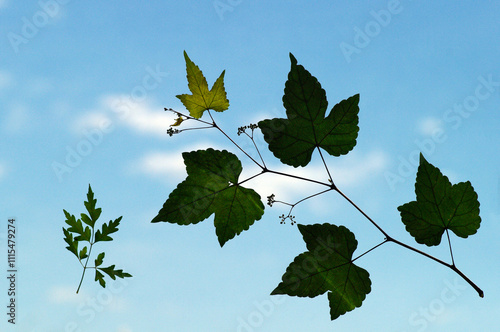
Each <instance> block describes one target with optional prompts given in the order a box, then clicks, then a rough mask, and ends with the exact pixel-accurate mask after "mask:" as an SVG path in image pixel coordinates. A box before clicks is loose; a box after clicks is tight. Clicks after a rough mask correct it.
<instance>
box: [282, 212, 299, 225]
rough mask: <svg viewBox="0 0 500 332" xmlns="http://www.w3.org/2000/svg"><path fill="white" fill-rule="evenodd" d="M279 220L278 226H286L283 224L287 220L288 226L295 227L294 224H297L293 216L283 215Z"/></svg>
mask: <svg viewBox="0 0 500 332" xmlns="http://www.w3.org/2000/svg"><path fill="white" fill-rule="evenodd" d="M280 219H281V221H280V224H286V222H285V221H286V220H287V219H290V224H291V225H292V226H293V225H295V224H296V223H297V221H296V220H295V216H292V215H287V216H285V215H284V214H282V215H281V216H280Z"/></svg>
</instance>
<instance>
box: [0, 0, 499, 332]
mask: <svg viewBox="0 0 500 332" xmlns="http://www.w3.org/2000/svg"><path fill="white" fill-rule="evenodd" d="M499 14H500V5H499V3H498V2H496V1H479V2H478V1H475V2H473V1H460V2H457V1H439V2H436V3H429V2H422V1H410V0H400V1H370V2H361V1H336V2H331V1H272V2H265V1H248V0H221V1H212V0H210V1H194V0H186V1H177V2H174V1H150V2H138V1H107V2H99V3H94V2H82V1H76V0H73V1H68V0H41V1H23V2H22V3H20V2H15V1H13V0H0V22H1V24H0V36H1V38H0V136H1V140H0V142H1V144H0V188H1V190H0V199H1V205H0V221H1V222H0V227H1V229H0V236H1V240H2V241H1V243H2V247H3V248H4V249H2V250H4V252H5V256H4V258H2V261H3V262H2V266H4V270H5V271H6V270H7V263H6V261H7V254H6V250H7V249H6V241H5V240H6V234H7V220H8V219H9V218H12V217H14V218H16V223H17V225H16V226H17V238H16V240H17V242H16V245H17V249H18V256H17V265H18V274H17V290H18V297H17V303H18V308H17V314H18V316H17V324H16V328H13V327H12V326H11V324H8V323H7V318H6V315H5V313H6V310H7V309H6V305H7V303H8V300H9V298H8V296H7V289H8V284H7V279H6V278H3V279H1V280H2V281H1V282H0V293H1V294H3V295H2V296H1V297H0V298H1V300H0V302H1V303H2V307H3V308H4V309H3V310H4V311H5V313H4V314H3V316H2V317H3V318H2V319H1V320H0V330H2V331H14V330H16V331H104V330H106V331H113V332H131V331H134V332H135V331H332V330H335V331H347V330H348V331H398V332H403V331H408V332H410V331H472V330H474V331H492V330H495V329H496V328H497V326H498V324H499V323H500V319H499V318H498V312H499V310H500V289H499V287H498V280H499V278H500V265H499V264H498V257H499V254H500V246H499V244H498V243H499V241H498V237H499V235H500V226H499V225H500V224H499V221H500V159H499V157H498V156H499V155H500V144H499V142H500V131H499V130H498V129H499V128H500V114H499V106H500V70H499V69H500V68H499V63H498V59H499V58H500V44H499V43H498V37H499V36H500V22H499V20H498V17H499ZM184 50H186V51H187V53H188V54H189V56H190V58H191V59H192V60H193V61H194V62H195V63H196V64H198V65H199V66H200V68H201V69H202V70H203V72H204V74H205V76H206V77H207V79H208V81H209V84H212V82H214V81H215V79H216V78H217V77H218V75H219V74H220V72H221V71H222V70H226V75H225V86H226V91H227V93H228V98H229V100H230V103H231V106H230V108H229V110H228V111H226V112H224V113H220V114H216V118H215V119H216V121H217V123H218V124H220V126H221V127H222V128H224V130H226V132H227V133H228V134H229V135H230V136H231V137H233V138H234V139H235V140H237V142H238V143H239V144H240V145H241V146H243V147H245V148H247V149H248V150H249V151H251V153H254V151H253V150H251V148H252V146H251V144H250V143H251V142H250V141H248V140H245V138H244V137H243V136H237V135H236V128H237V127H239V126H242V125H246V124H248V123H252V122H253V123H255V122H257V121H259V120H261V119H264V118H272V117H283V116H284V109H283V105H282V96H283V88H284V83H285V81H286V78H287V74H288V71H289V69H290V60H289V53H290V52H291V53H293V54H294V56H295V57H296V58H297V60H298V62H299V64H302V65H304V66H305V68H306V69H308V70H309V71H310V72H311V73H312V74H313V75H314V76H316V77H317V78H318V80H319V81H320V82H321V84H322V87H323V88H324V89H325V90H326V94H327V98H328V100H329V106H330V107H332V106H333V105H334V104H335V103H337V102H338V101H340V100H342V99H345V98H348V97H350V96H352V95H354V94H356V93H359V94H360V104H359V106H360V114H359V117H360V121H359V126H360V132H359V136H358V140H357V146H356V147H355V148H354V150H353V151H352V152H350V153H349V154H348V155H346V156H343V157H339V158H333V157H330V158H328V159H327V163H328V165H329V167H330V170H331V171H332V176H333V178H334V181H335V182H336V184H337V185H338V186H339V188H340V189H341V190H342V191H343V192H345V193H346V194H347V195H348V196H349V197H350V198H351V199H352V200H353V201H355V202H356V203H357V204H358V205H359V206H361V207H362V208H363V209H364V211H365V212H366V213H367V214H368V215H370V216H371V217H372V218H373V219H374V220H376V221H377V222H378V223H379V225H381V226H382V227H383V228H384V229H385V230H386V231H387V232H388V233H389V234H391V235H392V236H393V237H395V238H397V239H400V240H401V241H404V242H406V243H409V244H412V245H413V244H415V242H414V240H413V239H412V238H411V237H410V236H409V235H408V234H407V233H406V232H405V230H404V226H403V224H402V222H401V220H400V217H399V213H398V211H397V209H396V208H397V207H398V206H399V205H401V204H403V203H406V202H408V201H411V200H413V199H414V197H415V194H414V180H415V173H416V167H415V165H414V164H413V162H412V160H414V158H415V156H418V153H419V152H420V151H422V152H423V153H424V155H425V157H426V158H427V160H428V161H429V162H431V163H432V164H434V165H435V166H437V167H439V168H440V169H441V170H442V171H443V172H444V174H446V175H447V176H448V177H449V178H450V180H451V182H452V183H457V182H460V181H467V180H470V181H471V182H472V184H473V186H474V188H475V190H476V192H477V193H478V195H479V201H480V203H481V212H480V214H481V217H482V223H481V227H480V229H479V231H478V233H477V234H475V235H473V236H471V237H470V238H468V239H466V240H464V239H460V238H457V237H453V238H452V244H453V250H454V255H455V261H456V263H457V266H458V267H459V268H460V269H461V270H462V271H463V272H464V273H465V274H466V275H467V276H468V277H469V278H470V279H472V280H473V281H474V282H475V283H476V284H477V285H479V286H480V287H481V288H482V289H483V290H484V292H485V298H483V299H481V298H479V297H478V296H477V293H476V292H475V291H474V290H473V289H472V288H471V287H470V286H469V285H468V284H467V283H466V282H465V281H463V280H462V279H461V278H460V277H459V276H458V275H457V274H455V273H453V272H452V271H451V270H449V269H446V268H444V267H443V266H441V265H438V264H436V263H434V262H432V261H430V260H427V259H424V258H423V257H421V256H418V255H416V254H413V253H412V252H410V251H407V250H404V249H403V248H400V247H396V246H395V245H391V244H386V245H384V246H382V247H380V248H379V249H377V250H375V251H373V252H371V253H370V254H369V255H366V256H364V257H363V258H361V259H360V260H358V261H357V263H358V265H360V266H361V267H363V268H365V269H366V270H368V272H369V273H370V277H371V280H372V291H371V293H370V294H369V295H368V296H367V298H366V299H365V301H364V302H363V305H362V307H361V308H357V309H356V310H354V311H352V312H350V313H348V314H346V315H344V316H342V317H340V318H339V319H337V320H336V321H333V322H332V321H330V319H329V307H328V300H327V297H326V295H323V296H318V297H316V298H314V299H309V298H297V297H286V296H270V295H269V293H270V292H271V291H272V290H273V289H274V288H275V287H276V286H277V284H278V283H279V281H280V280H281V276H282V274H283V273H284V271H285V269H286V267H287V266H288V264H289V263H290V262H291V261H292V260H293V258H294V257H295V256H296V255H298V254H300V253H301V252H303V251H305V244H304V242H303V241H302V238H301V236H300V233H299V232H298V230H297V228H296V226H293V227H292V226H291V225H290V224H285V225H280V223H279V218H278V216H279V215H281V214H282V213H286V212H287V211H288V210H287V209H286V208H285V207H284V206H280V205H275V206H273V207H272V208H266V214H265V215H264V217H263V219H261V220H260V221H258V222H256V223H255V224H254V225H253V226H252V227H251V228H250V230H249V231H246V232H243V233H242V234H241V235H240V236H238V237H236V238H235V239H233V240H231V241H229V242H228V243H227V244H226V245H225V246H224V248H222V249H221V248H220V246H219V244H218V242H217V238H216V236H215V232H214V226H213V218H209V219H208V220H206V221H204V222H202V223H199V224H197V225H192V226H187V227H181V226H177V225H172V224H167V223H160V224H151V223H150V222H149V221H150V220H151V219H152V218H153V217H154V216H155V215H156V213H157V212H158V210H159V209H160V208H161V206H162V205H163V203H164V201H165V200H166V198H167V197H168V194H169V193H170V192H171V191H172V190H173V189H174V188H175V186H176V185H177V183H179V182H180V181H182V180H183V179H184V178H185V176H186V174H185V170H184V165H183V163H182V158H181V153H182V152H183V151H191V150H196V149H204V148H208V147H215V148H218V149H230V150H231V151H233V152H235V153H236V154H237V155H238V156H239V158H240V159H241V160H242V162H243V166H244V172H245V174H246V175H250V174H252V172H253V171H255V170H256V169H255V167H253V166H252V164H251V162H250V161H249V160H248V159H246V158H245V156H244V155H242V154H241V153H238V152H237V151H236V150H235V149H234V146H231V144H230V142H228V141H227V140H226V139H225V138H224V137H223V136H222V135H221V134H220V133H217V132H216V131H193V132H185V133H182V134H181V135H176V136H174V137H168V135H167V134H166V130H167V129H168V127H169V125H170V124H172V123H173V119H174V116H172V115H170V114H167V113H166V112H164V111H163V108H164V107H172V108H174V109H177V110H180V111H182V110H184V109H183V106H182V104H181V103H180V101H179V100H178V99H177V98H175V95H177V94H182V93H187V92H188V90H187V82H186V76H185V75H186V74H185V64H184V58H183V55H182V52H183V51H184ZM256 142H257V143H258V144H259V148H260V150H261V151H262V152H263V155H264V158H265V160H266V163H267V164H268V166H269V167H273V168H274V169H277V170H284V171H287V172H292V173H294V174H299V175H304V176H309V177H313V178H320V179H322V178H323V177H324V176H325V175H321V174H322V172H323V169H322V168H321V165H320V164H319V163H318V159H317V158H314V159H313V163H312V164H311V166H310V167H309V168H304V169H290V168H286V167H284V166H281V165H280V164H279V162H278V161H277V160H276V159H275V158H274V157H273V156H272V154H271V153H269V151H268V150H267V147H266V145H265V144H264V141H263V139H262V137H261V135H260V134H259V135H257V137H256ZM316 157H317V156H316ZM55 165H59V166H60V165H65V167H66V168H64V170H65V171H64V172H61V171H58V170H57V169H58V168H57V167H56V166H55ZM245 167H246V168H245ZM325 179H326V178H325ZM323 180H324V179H323ZM89 183H90V184H91V185H92V188H93V190H94V193H95V195H96V198H97V200H98V203H97V204H98V206H100V207H102V209H103V214H102V218H103V219H104V220H105V221H108V220H109V219H115V218H117V217H119V216H123V220H122V223H121V226H120V231H119V232H118V233H116V236H115V237H114V238H115V241H113V242H111V243H104V244H103V245H101V246H100V249H102V250H104V251H105V252H106V258H105V264H106V263H109V264H116V265H117V266H118V267H120V268H123V269H124V270H125V271H127V272H130V273H131V274H133V275H134V277H133V278H131V279H126V280H125V281H117V282H109V288H107V289H106V290H103V289H102V288H101V287H100V286H99V285H98V284H97V283H95V282H94V281H93V278H92V277H93V276H92V274H90V273H89V274H88V275H87V276H86V278H85V280H84V282H83V286H82V290H81V292H80V293H79V294H78V295H76V294H75V291H76V288H77V286H78V282H79V280H80V276H81V267H80V265H79V263H78V262H77V260H76V259H75V258H74V257H73V256H72V255H71V254H70V253H69V252H68V251H67V250H66V249H65V246H66V244H65V243H64V241H63V234H62V231H61V227H63V226H64V214H63V212H62V210H63V209H66V210H67V211H69V212H71V213H73V214H76V215H78V214H79V213H81V212H83V208H84V207H83V200H84V199H85V195H86V192H87V188H88V185H89ZM249 186H250V187H252V188H254V189H256V190H257V191H258V192H259V193H260V194H261V196H262V198H263V200H264V201H265V197H266V196H268V195H270V194H271V193H275V194H276V196H277V198H280V199H283V200H287V201H290V202H293V201H296V200H298V199H300V198H301V197H304V196H305V195H309V194H311V193H314V192H316V191H317V190H318V188H317V187H314V186H311V185H306V184H304V183H301V182H293V181H289V180H288V179H283V178H272V177H266V178H264V177H261V178H258V179H257V180H255V181H252V182H249ZM320 189H321V188H320ZM294 211H295V215H296V217H297V220H298V222H299V223H304V224H313V223H324V222H329V223H333V224H337V225H345V226H347V227H348V228H349V229H350V230H351V231H353V232H354V233H355V234H356V238H357V240H358V249H357V251H356V253H357V254H360V253H362V252H363V251H366V250H368V249H369V248H371V247H372V246H374V245H376V244H377V243H379V242H380V241H382V240H383V238H382V237H381V235H380V233H379V232H378V231H377V230H376V229H375V228H374V227H373V226H372V225H370V224H369V223H368V222H367V220H366V219H363V217H362V216H361V215H360V214H359V213H357V211H355V210H354V209H353V208H352V207H351V206H350V205H349V204H348V203H347V202H346V201H345V200H343V199H342V197H340V196H339V195H335V194H332V193H329V194H327V195H325V196H322V197H318V198H316V199H313V200H310V201H307V202H304V203H303V204H301V205H299V206H297V208H296V210H294ZM415 245H416V246H417V244H415ZM96 249H97V245H96ZM422 249H424V250H425V251H426V252H428V253H430V254H433V255H436V256H437V257H439V258H441V259H443V260H446V261H449V260H450V258H449V252H448V250H447V248H446V246H442V248H440V247H439V248H422ZM356 253H355V254H356ZM5 274H7V272H5Z"/></svg>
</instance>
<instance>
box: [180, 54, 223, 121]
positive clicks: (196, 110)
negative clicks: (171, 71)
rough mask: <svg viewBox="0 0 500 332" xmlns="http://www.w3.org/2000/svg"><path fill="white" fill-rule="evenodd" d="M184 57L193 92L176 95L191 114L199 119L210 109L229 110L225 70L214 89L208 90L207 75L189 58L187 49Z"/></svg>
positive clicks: (190, 87)
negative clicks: (225, 86)
mask: <svg viewBox="0 0 500 332" xmlns="http://www.w3.org/2000/svg"><path fill="white" fill-rule="evenodd" d="M184 59H185V60H186V72H187V80H188V87H189V90H190V91H191V93H192V94H191V95H189V94H182V95H177V96H176V97H177V98H179V99H180V100H181V102H182V103H183V104H184V106H185V107H186V109H187V110H188V111H189V114H190V115H191V116H192V117H194V118H197V119H199V118H201V117H202V115H203V113H204V112H205V111H206V110H209V109H213V110H214V111H216V112H223V111H225V110H227V109H228V108H229V100H228V99H227V96H226V90H225V88H224V73H225V71H223V72H222V73H221V74H220V76H219V78H218V79H217V80H216V81H215V83H214V85H213V86H212V89H210V90H208V84H207V80H206V78H205V76H203V73H202V72H201V70H200V68H199V67H198V66H197V65H195V64H194V62H192V61H191V59H189V57H188V55H187V53H186V51H184ZM176 123H177V122H176Z"/></svg>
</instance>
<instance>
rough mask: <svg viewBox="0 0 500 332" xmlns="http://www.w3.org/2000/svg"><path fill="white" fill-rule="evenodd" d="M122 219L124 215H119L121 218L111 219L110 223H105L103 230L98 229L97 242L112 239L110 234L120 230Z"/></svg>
mask: <svg viewBox="0 0 500 332" xmlns="http://www.w3.org/2000/svg"><path fill="white" fill-rule="evenodd" d="M121 220H122V217H119V218H117V219H115V221H111V220H110V221H109V223H108V224H106V223H103V224H102V230H97V232H96V233H95V242H99V241H112V240H113V238H112V237H111V236H109V234H111V233H114V232H117V231H118V225H120V221H121Z"/></svg>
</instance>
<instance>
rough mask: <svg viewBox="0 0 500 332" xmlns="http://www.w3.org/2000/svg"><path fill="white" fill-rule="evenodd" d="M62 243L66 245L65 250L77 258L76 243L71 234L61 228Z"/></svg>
mask: <svg viewBox="0 0 500 332" xmlns="http://www.w3.org/2000/svg"><path fill="white" fill-rule="evenodd" d="M63 233H64V241H65V242H66V243H67V244H68V246H67V247H66V249H68V250H69V251H71V252H72V253H73V254H74V255H75V256H76V257H77V258H79V256H78V241H76V240H74V239H73V234H71V232H69V231H68V230H67V229H65V228H64V227H63Z"/></svg>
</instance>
